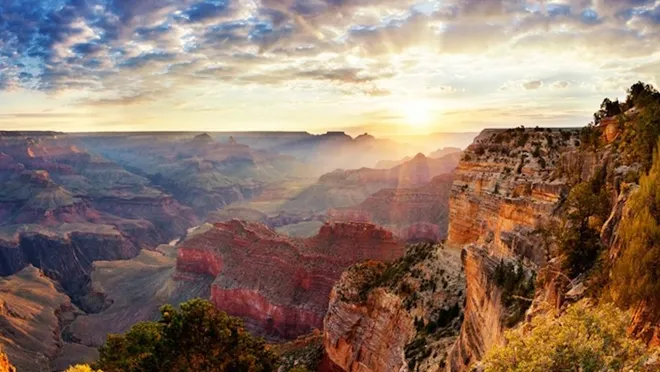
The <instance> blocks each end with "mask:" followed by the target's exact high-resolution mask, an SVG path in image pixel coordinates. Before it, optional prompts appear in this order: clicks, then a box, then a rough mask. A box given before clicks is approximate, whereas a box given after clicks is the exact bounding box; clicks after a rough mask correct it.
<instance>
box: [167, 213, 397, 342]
mask: <svg viewBox="0 0 660 372" xmlns="http://www.w3.org/2000/svg"><path fill="white" fill-rule="evenodd" d="M403 251H404V247H403V244H402V243H401V242H399V241H397V240H396V239H394V237H393V236H392V234H391V233H390V232H388V231H386V230H383V229H379V228H377V227H375V226H373V225H368V224H326V225H324V226H323V227H322V228H321V229H320V231H319V234H318V235H316V236H313V237H311V238H306V239H296V238H290V237H286V236H283V235H279V234H277V233H276V232H275V231H273V230H271V229H269V228H267V227H266V226H264V225H261V224H258V223H254V222H243V221H238V220H233V221H229V222H226V223H216V224H214V225H213V226H212V228H209V229H208V230H206V231H204V232H200V233H198V234H195V235H193V236H191V237H189V238H188V239H186V240H184V241H183V242H182V243H181V244H180V246H179V250H178V256H177V265H176V266H177V271H178V272H179V273H180V275H186V273H194V274H203V275H208V276H211V277H213V278H215V280H214V282H213V284H212V286H211V300H212V301H213V302H214V303H215V304H216V306H217V307H218V308H219V309H222V310H224V311H226V312H228V313H229V314H231V315H236V316H240V317H243V318H244V319H245V320H246V324H247V326H248V327H249V328H250V329H252V330H255V331H257V332H259V333H261V334H265V335H268V336H270V337H275V338H295V337H297V336H299V335H302V334H306V333H309V332H310V331H311V330H312V329H314V328H317V329H320V328H321V326H322V321H323V316H324V314H325V311H326V309H327V304H328V295H329V293H330V290H331V288H332V285H333V284H334V282H335V281H336V280H337V279H339V277H340V275H341V273H342V271H343V270H344V269H345V268H347V267H349V266H350V265H352V264H354V263H356V262H360V261H363V260H368V259H378V260H384V261H389V260H393V259H396V258H398V257H400V256H401V255H403Z"/></svg>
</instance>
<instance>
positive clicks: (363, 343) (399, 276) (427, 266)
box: [324, 245, 465, 372]
mask: <svg viewBox="0 0 660 372" xmlns="http://www.w3.org/2000/svg"><path fill="white" fill-rule="evenodd" d="M464 289H465V281H464V276H463V275H462V272H461V267H460V262H459V259H458V256H457V253H456V252H455V251H447V250H444V249H443V248H442V247H441V246H431V245H416V246H412V247H411V248H410V249H409V250H408V252H407V253H406V255H405V256H404V257H403V258H401V259H399V260H397V261H395V262H393V263H392V264H390V265H385V264H382V263H378V262H367V263H362V264H358V265H355V266H353V267H351V268H350V269H349V270H347V271H346V272H345V273H344V274H342V277H341V279H340V281H339V282H338V283H337V284H336V285H335V286H334V288H333V290H332V292H331V295H330V305H329V308H328V313H327V315H326V317H325V320H324V346H325V351H326V355H327V359H328V362H329V364H330V365H332V366H333V367H334V368H335V369H337V370H341V371H351V372H353V371H383V372H385V371H408V370H415V371H438V370H441V369H443V368H444V367H445V366H446V362H447V351H448V349H449V347H450V346H451V344H452V343H453V342H454V340H455V339H456V335H457V334H458V330H459V327H460V316H459V314H460V311H461V308H462V306H463V301H464V293H465V292H464Z"/></svg>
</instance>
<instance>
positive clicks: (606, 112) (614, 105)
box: [594, 98, 622, 124]
mask: <svg viewBox="0 0 660 372" xmlns="http://www.w3.org/2000/svg"><path fill="white" fill-rule="evenodd" d="M621 113H622V110H621V103H619V100H618V99H617V100H615V101H611V100H610V99H609V98H605V99H604V100H603V103H602V104H601V105H600V110H598V112H596V113H595V114H594V122H595V123H596V124H598V123H600V121H601V120H602V119H603V118H607V117H612V116H616V115H619V114H621Z"/></svg>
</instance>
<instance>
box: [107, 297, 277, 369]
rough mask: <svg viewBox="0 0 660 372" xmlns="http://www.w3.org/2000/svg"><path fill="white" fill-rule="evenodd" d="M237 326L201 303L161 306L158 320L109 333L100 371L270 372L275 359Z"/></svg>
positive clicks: (233, 319) (261, 342) (239, 324)
mask: <svg viewBox="0 0 660 372" xmlns="http://www.w3.org/2000/svg"><path fill="white" fill-rule="evenodd" d="M265 346H266V344H265V342H264V341H263V340H262V339H260V338H255V337H253V336H252V335H250V334H249V333H248V332H246V331H245V330H244V329H243V323H242V321H241V320H239V319H237V318H233V317H230V316H228V315H227V314H225V313H224V312H221V311H218V310H216V309H215V307H214V306H213V304H211V303H210V302H208V301H204V300H191V301H188V302H185V303H183V304H181V310H176V309H174V308H173V307H172V306H170V305H166V306H163V307H162V308H161V319H160V320H159V321H158V322H142V323H138V324H136V325H134V326H133V327H132V328H131V329H130V330H129V331H128V332H127V333H126V334H125V335H110V336H108V340H107V341H106V343H105V345H103V347H101V349H100V360H99V362H98V368H101V369H102V370H103V371H105V372H120V371H121V372H133V371H135V372H138V371H140V372H150V371H154V372H156V371H171V372H178V371H232V372H233V371H237V372H238V371H275V370H276V369H277V364H278V360H277V357H276V356H275V355H274V354H273V353H272V352H270V351H268V350H266V348H265Z"/></svg>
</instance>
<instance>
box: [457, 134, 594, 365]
mask: <svg viewBox="0 0 660 372" xmlns="http://www.w3.org/2000/svg"><path fill="white" fill-rule="evenodd" d="M577 146H579V141H578V139H577V132H575V131H573V132H571V131H568V130H549V129H548V130H546V129H539V128H537V129H523V128H517V129H509V130H485V131H484V132H482V133H481V134H480V135H479V136H478V137H477V138H476V139H475V142H474V144H472V145H471V146H470V147H469V148H468V150H467V151H466V152H465V154H464V157H463V160H462V161H461V162H460V164H459V166H458V168H457V170H456V172H455V176H454V184H453V187H452V192H451V197H450V201H449V205H450V207H449V208H450V212H449V213H450V222H449V236H448V240H447V244H448V246H450V247H456V248H462V249H463V250H464V252H463V264H464V267H465V275H466V281H467V302H466V308H465V314H464V321H463V325H462V327H461V335H460V337H459V339H458V341H457V342H456V344H455V345H454V347H453V349H452V352H451V356H450V359H451V370H453V371H461V370H467V369H468V368H469V367H470V366H471V364H472V363H474V362H475V361H478V360H480V359H481V357H483V355H484V353H485V351H487V350H488V349H489V348H490V347H491V346H493V345H494V344H496V343H499V342H501V341H502V335H503V331H504V329H505V328H506V327H507V326H510V325H511V324H508V323H510V317H511V315H512V314H511V312H512V311H513V310H514V309H512V308H511V307H514V308H516V309H515V312H518V314H517V315H518V316H520V315H521V314H519V312H520V311H521V309H520V307H521V306H522V307H525V306H529V304H526V305H523V304H515V302H513V301H511V300H510V299H507V301H503V298H502V291H501V290H500V289H501V283H497V280H496V276H495V275H494V271H495V269H496V267H497V265H500V264H504V263H510V264H511V265H513V263H514V262H518V261H521V262H523V261H524V262H525V267H524V269H523V268H521V269H520V270H523V271H524V272H527V271H529V270H532V271H533V270H536V269H537V268H538V267H539V266H543V265H545V264H546V263H547V261H548V259H549V256H550V255H549V252H548V251H547V247H546V246H545V245H544V244H543V241H542V239H541V237H540V236H539V234H538V231H539V229H540V228H542V227H544V226H545V225H546V224H548V223H549V222H550V221H551V220H553V219H554V218H555V217H554V216H553V215H554V213H555V210H556V208H557V207H558V206H559V204H560V202H561V201H562V199H563V198H564V197H565V195H566V193H567V180H566V177H567V176H568V174H569V172H560V171H558V169H561V168H562V167H566V163H570V162H573V163H577V162H576V161H574V160H573V158H571V157H570V156H567V154H571V153H572V152H573V151H574V150H575V149H576V147H577ZM580 165H582V163H580ZM521 272H522V271H521ZM521 275H522V274H521ZM528 275H530V274H524V275H522V276H523V277H528ZM503 302H507V303H506V304H504V303H503ZM525 308H526V307H525ZM514 324H515V323H514Z"/></svg>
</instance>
